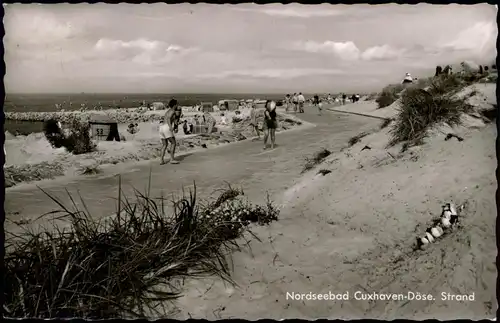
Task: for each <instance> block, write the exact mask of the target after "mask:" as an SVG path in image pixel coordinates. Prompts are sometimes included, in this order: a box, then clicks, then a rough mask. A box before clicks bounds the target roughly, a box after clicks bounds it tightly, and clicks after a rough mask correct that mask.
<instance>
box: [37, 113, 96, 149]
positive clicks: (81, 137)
mask: <svg viewBox="0 0 500 323" xmlns="http://www.w3.org/2000/svg"><path fill="white" fill-rule="evenodd" d="M68 130H69V134H67V135H66V134H64V133H63V131H62V129H61V128H60V127H59V125H58V123H57V121H56V120H54V119H51V120H48V121H46V122H45V123H44V127H43V132H44V134H45V138H47V140H48V142H49V143H50V144H51V146H52V147H54V148H61V147H64V148H65V149H66V150H67V151H68V152H70V153H72V154H74V155H80V154H86V153H90V152H93V151H95V149H96V144H95V143H94V142H93V141H92V139H91V138H90V125H89V124H88V123H87V122H81V121H79V120H77V119H72V120H71V122H70V123H69V126H68Z"/></svg>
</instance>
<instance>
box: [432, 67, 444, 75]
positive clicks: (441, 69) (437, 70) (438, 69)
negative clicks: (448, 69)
mask: <svg viewBox="0 0 500 323" xmlns="http://www.w3.org/2000/svg"><path fill="white" fill-rule="evenodd" d="M441 74H443V68H442V67H441V66H439V65H438V66H436V74H434V76H435V77H436V76H439V75H441Z"/></svg>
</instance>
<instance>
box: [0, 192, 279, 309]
mask: <svg viewBox="0 0 500 323" xmlns="http://www.w3.org/2000/svg"><path fill="white" fill-rule="evenodd" d="M236 192H237V193H238V194H235V191H234V190H233V191H231V193H227V194H226V193H224V192H223V193H222V194H221V197H219V199H217V201H218V202H213V203H208V204H207V205H208V206H206V207H204V206H202V205H199V203H198V202H197V195H196V186H194V190H193V191H190V192H189V195H186V194H183V196H182V198H180V199H177V200H175V201H174V202H173V204H172V205H171V207H170V208H168V207H167V206H166V199H165V198H163V197H160V198H158V199H155V198H151V197H149V193H148V192H146V193H144V194H143V193H140V192H138V191H135V201H134V202H131V201H130V200H129V199H128V198H126V197H124V196H123V194H122V191H121V186H120V187H119V193H118V194H119V195H118V208H117V212H116V215H115V216H113V217H111V218H108V219H106V220H101V221H96V220H94V219H93V218H92V216H91V215H90V213H89V211H88V209H87V208H86V207H85V203H84V202H83V200H82V205H83V206H84V207H83V209H82V208H79V207H77V205H76V203H75V202H74V199H73V197H72V196H71V195H70V194H69V192H68V195H69V197H70V200H71V201H72V202H73V207H72V208H70V207H68V206H65V205H63V204H62V203H61V202H60V201H58V200H57V199H55V198H54V197H52V196H50V195H48V194H47V195H48V196H49V197H50V198H51V199H52V200H53V201H54V202H55V203H57V204H58V205H59V207H60V210H59V211H55V212H51V214H53V215H57V219H59V220H64V219H66V220H68V221H69V224H70V228H69V229H63V228H61V227H58V226H55V227H54V229H53V230H47V229H39V232H34V231H32V230H28V229H25V230H24V231H23V232H22V233H21V234H16V235H14V234H10V233H9V232H6V235H7V240H6V255H5V259H4V262H5V294H4V297H5V303H4V304H5V305H4V313H5V315H6V316H8V317H14V318H25V317H35V318H73V317H82V318H87V319H106V318H118V317H124V316H125V317H146V316H147V314H146V313H148V312H147V311H153V312H154V313H160V310H158V309H157V308H156V307H155V306H158V304H163V305H164V306H165V304H168V303H169V301H173V300H175V299H176V298H178V297H179V296H180V295H181V294H182V292H181V289H180V287H179V284H178V282H179V281H178V279H179V278H184V277H200V276H206V275H216V276H218V277H221V278H222V279H224V280H225V281H227V282H230V283H233V284H234V282H233V281H232V279H231V276H230V268H229V265H228V257H230V254H231V251H232V250H234V248H239V247H240V245H239V243H238V242H237V241H236V240H234V239H235V238H239V237H242V238H245V236H246V235H245V233H251V231H250V230H249V229H248V225H249V224H250V223H252V222H255V223H258V224H268V223H270V222H272V221H275V220H277V219H278V215H279V209H278V208H276V207H275V206H274V205H273V203H272V202H271V201H270V200H269V197H268V201H267V204H266V205H265V206H260V205H253V204H250V203H249V202H245V201H242V200H237V199H236V197H237V196H239V195H240V193H241V192H240V191H236ZM214 203H215V204H214ZM215 206H217V207H215ZM168 210H171V211H168ZM160 287H161V290H160ZM165 302H166V303H165ZM162 309H163V308H162Z"/></svg>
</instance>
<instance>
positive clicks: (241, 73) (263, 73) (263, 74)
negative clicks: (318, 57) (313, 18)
mask: <svg viewBox="0 0 500 323" xmlns="http://www.w3.org/2000/svg"><path fill="white" fill-rule="evenodd" d="M340 74H344V72H343V71H341V70H337V69H321V68H288V69H274V68H270V69H248V70H232V71H223V72H220V73H210V74H202V75H199V76H198V78H202V79H227V78H232V77H234V78H239V77H240V78H266V79H291V78H298V77H303V76H327V75H340Z"/></svg>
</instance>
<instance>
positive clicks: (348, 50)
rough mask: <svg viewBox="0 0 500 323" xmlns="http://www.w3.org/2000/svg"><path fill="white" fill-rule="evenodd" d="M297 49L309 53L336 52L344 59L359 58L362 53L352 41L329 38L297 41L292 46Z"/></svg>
mask: <svg viewBox="0 0 500 323" xmlns="http://www.w3.org/2000/svg"><path fill="white" fill-rule="evenodd" d="M292 47H293V48H294V49H296V50H302V51H306V52H309V53H326V54H335V55H337V56H338V57H339V58H341V59H344V60H357V59H358V58H359V55H360V51H359V49H358V47H357V46H356V45H355V44H354V43H353V42H351V41H348V42H334V41H330V40H327V41H325V42H323V43H318V42H314V41H306V42H297V43H295V44H294V45H293V46H292Z"/></svg>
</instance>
